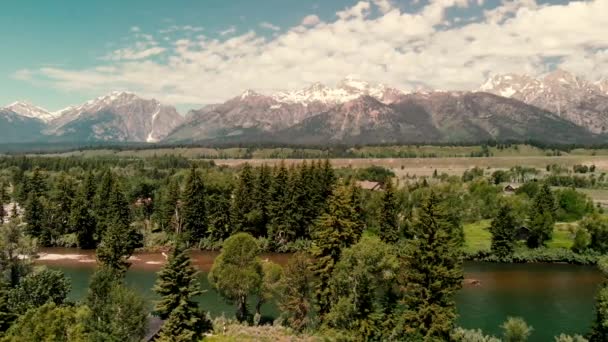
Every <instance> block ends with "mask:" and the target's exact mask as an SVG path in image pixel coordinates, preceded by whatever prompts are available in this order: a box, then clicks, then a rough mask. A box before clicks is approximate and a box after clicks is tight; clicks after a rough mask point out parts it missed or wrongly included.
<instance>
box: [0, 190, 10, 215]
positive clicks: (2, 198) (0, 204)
mask: <svg viewBox="0 0 608 342" xmlns="http://www.w3.org/2000/svg"><path fill="white" fill-rule="evenodd" d="M8 202H9V196H8V193H7V192H6V184H5V183H4V182H0V224H3V223H4V218H5V217H6V216H7V214H8V213H7V212H6V210H5V209H4V205H5V204H6V203H8Z"/></svg>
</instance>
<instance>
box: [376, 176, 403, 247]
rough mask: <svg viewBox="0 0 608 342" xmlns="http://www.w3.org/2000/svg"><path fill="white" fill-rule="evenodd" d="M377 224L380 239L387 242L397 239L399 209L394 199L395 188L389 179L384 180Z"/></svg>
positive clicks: (398, 235)
mask: <svg viewBox="0 0 608 342" xmlns="http://www.w3.org/2000/svg"><path fill="white" fill-rule="evenodd" d="M378 226H379V227H378V229H379V230H380V231H379V233H380V238H381V239H382V241H384V242H387V243H396V242H397V241H399V237H400V231H399V211H398V208H397V202H396V199H395V189H394V188H393V183H392V182H391V181H388V182H386V185H385V188H384V194H383V195H382V205H381V207H380V218H379V224H378Z"/></svg>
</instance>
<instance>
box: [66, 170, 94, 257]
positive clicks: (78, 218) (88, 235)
mask: <svg viewBox="0 0 608 342" xmlns="http://www.w3.org/2000/svg"><path fill="white" fill-rule="evenodd" d="M88 196H90V193H89V188H88V185H87V184H86V182H85V183H83V184H82V185H81V187H80V189H79V190H78V193H77V195H76V198H75V199H74V202H73V204H72V208H71V211H70V221H69V225H70V227H71V229H72V231H74V232H76V239H77V240H78V247H80V248H83V249H91V248H95V247H96V245H97V241H96V240H95V233H96V231H95V230H96V228H97V220H96V219H95V216H94V215H93V213H92V211H91V209H90V207H91V205H90V203H91V202H90V201H89V198H88Z"/></svg>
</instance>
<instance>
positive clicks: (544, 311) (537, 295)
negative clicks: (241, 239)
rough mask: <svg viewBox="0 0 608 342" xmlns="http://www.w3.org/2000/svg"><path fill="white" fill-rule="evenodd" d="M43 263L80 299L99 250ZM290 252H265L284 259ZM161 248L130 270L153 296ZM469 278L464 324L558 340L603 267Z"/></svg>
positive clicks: (217, 302) (461, 301)
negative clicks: (518, 327) (513, 325)
mask: <svg viewBox="0 0 608 342" xmlns="http://www.w3.org/2000/svg"><path fill="white" fill-rule="evenodd" d="M41 256H42V257H41V259H40V260H38V261H37V263H39V264H45V265H47V266H49V267H51V268H54V269H60V270H62V271H63V272H64V273H65V274H66V275H67V276H68V277H69V278H70V279H71V281H72V292H71V293H70V298H71V299H72V300H78V299H80V298H82V297H83V296H84V294H85V293H86V288H87V285H88V279H89V277H90V275H91V274H92V273H93V270H94V267H95V259H94V255H93V253H92V252H90V251H81V250H78V249H61V248H49V249H43V250H41ZM215 256H217V253H216V252H204V251H197V252H193V253H192V258H193V261H194V264H195V265H196V266H197V267H198V268H199V269H200V270H201V275H200V279H201V286H202V288H203V289H204V290H205V292H204V293H203V294H202V295H201V297H200V302H201V303H202V307H203V308H204V309H205V310H207V311H209V312H210V313H211V314H212V315H214V316H215V315H222V314H225V315H227V316H231V315H233V313H234V308H233V307H232V306H230V305H228V304H227V303H226V302H224V301H223V300H222V299H221V298H220V297H219V296H218V295H217V293H215V292H214V291H213V290H212V289H211V288H210V286H209V283H208V282H207V277H206V272H208V271H209V269H210V268H211V265H212V264H213V259H214V258H215ZM288 257H289V256H288V255H285V254H265V255H262V259H269V260H272V261H274V262H277V263H279V264H284V263H285V262H286V261H287V258H288ZM164 260H165V259H164V257H163V256H162V255H161V254H160V253H139V254H136V255H135V256H134V257H133V260H132V262H133V265H132V266H131V269H130V270H129V272H128V273H127V279H126V282H127V283H128V285H129V286H132V287H133V288H135V289H137V291H138V292H139V293H140V294H142V295H143V296H144V297H146V298H147V299H149V300H153V299H155V296H154V293H153V292H152V290H151V289H152V286H153V284H154V281H155V279H156V274H155V272H157V271H158V269H159V268H160V267H161V265H162V263H163V262H164ZM465 278H466V279H475V280H478V281H479V284H478V285H473V284H469V283H468V282H467V283H465V285H464V286H463V288H462V290H461V291H460V292H459V293H458V295H457V297H456V303H457V308H458V314H459V318H458V324H459V325H461V326H463V327H465V328H480V329H482V330H484V331H485V332H486V333H493V334H496V335H498V334H500V327H499V326H500V324H501V323H502V322H503V321H504V320H505V319H506V317H508V316H520V317H523V318H524V319H525V320H526V321H527V322H528V323H529V324H530V325H532V326H533V328H534V331H533V334H532V337H531V341H552V340H553V336H555V335H558V334H559V333H561V332H564V333H568V334H574V333H579V334H584V333H585V332H586V331H587V330H588V328H589V326H590V324H591V321H592V319H593V305H594V296H595V292H596V291H597V288H598V285H599V284H600V282H601V279H602V277H601V275H600V273H599V272H598V271H597V270H596V269H595V268H594V267H589V266H574V265H566V264H492V263H478V262H469V263H466V264H465ZM262 312H263V313H264V315H267V316H269V317H274V316H276V315H277V314H278V312H277V309H276V307H274V305H272V304H271V303H269V304H265V305H264V306H263V308H262Z"/></svg>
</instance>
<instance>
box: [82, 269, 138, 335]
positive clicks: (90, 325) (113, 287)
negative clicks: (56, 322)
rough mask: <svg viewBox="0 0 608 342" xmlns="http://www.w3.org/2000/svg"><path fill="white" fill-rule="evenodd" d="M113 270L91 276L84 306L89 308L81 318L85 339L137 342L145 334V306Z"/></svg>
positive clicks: (99, 270)
mask: <svg viewBox="0 0 608 342" xmlns="http://www.w3.org/2000/svg"><path fill="white" fill-rule="evenodd" d="M120 279H121V277H120V275H118V274H117V273H116V272H115V271H113V270H110V269H106V268H102V269H98V271H97V272H96V273H95V274H94V275H93V277H92V280H91V285H90V287H89V292H88V294H87V297H86V299H85V303H86V305H87V306H88V308H89V309H90V310H89V311H88V314H87V315H86V317H85V318H84V325H85V327H86V331H87V333H88V334H89V340H90V341H95V342H105V341H116V342H122V341H133V342H136V341H140V340H141V339H142V337H143V336H144V334H145V332H146V326H147V316H148V312H147V310H146V303H145V301H144V299H143V298H141V297H140V296H139V295H138V294H137V293H136V292H135V291H133V290H131V289H129V288H126V287H125V286H124V285H123V284H122V282H121V280H120Z"/></svg>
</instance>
